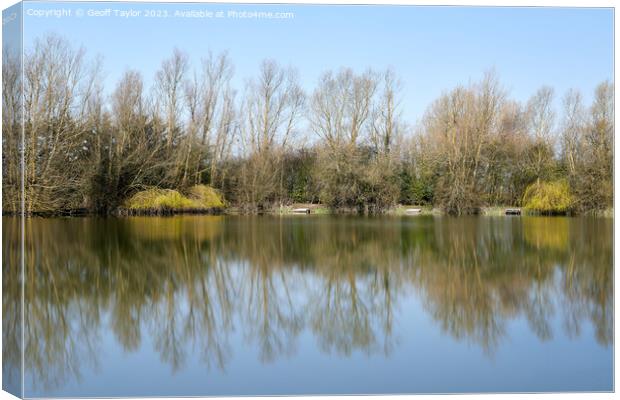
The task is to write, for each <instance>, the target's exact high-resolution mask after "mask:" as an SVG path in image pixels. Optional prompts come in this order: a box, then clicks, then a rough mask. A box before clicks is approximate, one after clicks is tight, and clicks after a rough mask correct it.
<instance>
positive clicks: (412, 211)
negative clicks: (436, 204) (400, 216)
mask: <svg viewBox="0 0 620 400" xmlns="http://www.w3.org/2000/svg"><path fill="white" fill-rule="evenodd" d="M421 212H422V209H421V208H408V209H406V210H405V214H420V213H421Z"/></svg>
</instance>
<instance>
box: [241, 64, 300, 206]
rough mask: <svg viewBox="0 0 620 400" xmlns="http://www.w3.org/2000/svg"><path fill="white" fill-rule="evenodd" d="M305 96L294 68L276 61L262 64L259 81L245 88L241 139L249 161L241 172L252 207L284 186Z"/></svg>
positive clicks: (244, 195)
mask: <svg viewBox="0 0 620 400" xmlns="http://www.w3.org/2000/svg"><path fill="white" fill-rule="evenodd" d="M304 101H305V96H304V93H303V91H302V89H301V87H300V86H299V84H298V83H297V74H296V72H295V71H294V70H293V69H290V68H289V69H285V68H282V67H280V66H279V65H278V64H277V63H276V62H275V61H272V60H266V61H264V62H263V63H262V65H261V69H260V74H259V77H258V79H256V80H250V81H249V82H248V83H247V87H246V98H245V102H244V108H243V116H244V118H243V125H242V127H241V133H242V136H241V139H242V143H241V145H242V149H243V154H244V155H245V156H246V157H247V159H248V162H247V163H246V164H244V165H245V166H244V168H243V171H242V186H241V188H240V191H241V196H242V198H243V199H244V201H245V202H246V203H247V204H249V205H251V206H253V207H256V206H261V205H262V204H264V202H265V201H269V200H272V201H273V200H276V198H275V196H276V195H278V197H280V195H281V191H280V190H275V191H274V188H281V187H282V179H283V175H282V174H283V172H282V167H281V162H282V157H283V154H284V152H285V151H286V149H287V148H288V147H289V145H290V142H291V140H292V138H293V136H294V134H295V127H296V123H297V122H298V119H299V117H300V115H301V113H302V111H303V107H304Z"/></svg>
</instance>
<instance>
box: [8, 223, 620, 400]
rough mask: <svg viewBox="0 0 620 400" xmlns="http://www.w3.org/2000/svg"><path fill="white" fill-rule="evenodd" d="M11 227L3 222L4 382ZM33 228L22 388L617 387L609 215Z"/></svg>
mask: <svg viewBox="0 0 620 400" xmlns="http://www.w3.org/2000/svg"><path fill="white" fill-rule="evenodd" d="M19 223H20V221H19V220H18V219H16V218H11V217H4V218H3V252H4V256H3V259H2V261H3V290H4V294H5V297H4V298H3V315H4V317H3V339H4V348H3V357H4V363H5V367H4V369H3V377H4V379H5V382H13V383H14V384H15V382H18V381H17V379H18V378H19V361H20V359H21V350H20V349H21V347H20V337H21V333H22V332H21V329H20V322H19V309H20V308H19V307H20V287H21V285H20V281H19V276H20V271H19V248H20V247H19V246H20V245H19ZM25 226H26V231H25V239H26V241H25V255H26V259H25V265H26V271H25V283H24V287H25V293H24V304H25V313H26V321H25V331H24V338H25V342H26V345H25V352H24V360H25V365H26V371H25V382H24V388H25V395H26V396H28V397H38V396H45V397H50V396H62V397H76V396H77V397H89V396H97V397H110V396H156V395H159V396H161V395H164V396H206V395H281V394H288V395H295V394H380V393H453V392H540V391H611V390H613V322H614V321H613V240H612V239H613V220H612V219H606V218H565V217H553V218H552V217H549V218H546V217H458V218H456V217H455V218H452V217H435V216H415V217H385V216H384V217H353V216H327V215H326V216H320V215H309V216H287V217H276V216H253V217H250V216H195V215H194V216H176V217H167V218H164V217H162V218H159V217H135V218H121V219H117V218H48V219H43V218H32V219H27V220H26V222H25ZM5 384H6V383H5Z"/></svg>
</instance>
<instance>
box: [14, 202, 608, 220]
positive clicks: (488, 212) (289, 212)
mask: <svg viewBox="0 0 620 400" xmlns="http://www.w3.org/2000/svg"><path fill="white" fill-rule="evenodd" d="M300 209H307V210H309V212H299V211H294V210H300ZM411 209H416V210H419V211H416V212H415V213H409V212H407V210H411ZM507 209H518V210H522V212H521V214H520V215H509V214H507V213H506V210H507ZM21 215H22V214H21V213H15V212H5V211H3V212H2V216H3V217H19V216H21ZM181 215H196V216H199V215H214V216H215V215H220V216H225V215H240V216H241V215H242V216H257V215H270V216H304V215H306V216H307V215H349V216H360V217H362V216H388V217H411V218H414V217H416V216H429V215H430V216H436V217H440V216H454V217H468V216H469V217H471V216H476V217H594V218H614V209H613V208H611V209H605V210H598V211H590V212H586V213H565V214H552V215H550V214H542V213H536V212H528V211H527V210H525V209H522V208H520V207H509V206H506V207H502V206H489V207H483V208H481V209H480V210H479V212H477V213H463V214H458V215H451V214H449V213H447V212H445V211H443V210H441V209H439V208H436V207H432V206H405V205H400V204H399V205H397V206H395V207H392V208H390V209H388V210H384V211H381V212H359V211H358V210H356V209H350V208H342V209H330V208H329V207H327V206H325V205H323V204H294V205H287V206H279V207H273V208H270V209H267V210H260V211H257V210H254V211H248V210H247V209H243V208H240V207H227V208H209V209H195V208H189V209H178V210H172V209H163V210H162V209H158V210H148V211H146V210H140V211H137V210H129V209H119V210H116V211H115V212H112V213H97V212H93V211H88V210H86V209H77V210H63V211H58V212H33V213H26V215H25V216H26V217H27V218H80V217H102V218H105V217H115V218H126V217H173V216H181Z"/></svg>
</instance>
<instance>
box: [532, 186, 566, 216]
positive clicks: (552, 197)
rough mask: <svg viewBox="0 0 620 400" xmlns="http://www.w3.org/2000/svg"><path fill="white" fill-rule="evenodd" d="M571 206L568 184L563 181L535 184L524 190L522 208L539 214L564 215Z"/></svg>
mask: <svg viewBox="0 0 620 400" xmlns="http://www.w3.org/2000/svg"><path fill="white" fill-rule="evenodd" d="M571 204H572V196H571V194H570V188H569V186H568V183H567V182H566V181H564V180H561V181H554V182H536V183H533V184H531V185H530V186H528V187H527V189H525V194H524V195H523V207H524V208H525V210H526V211H529V212H534V213H541V214H565V213H567V212H568V211H569V210H570V208H571Z"/></svg>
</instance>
